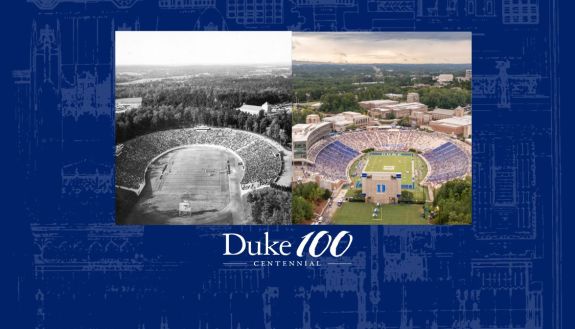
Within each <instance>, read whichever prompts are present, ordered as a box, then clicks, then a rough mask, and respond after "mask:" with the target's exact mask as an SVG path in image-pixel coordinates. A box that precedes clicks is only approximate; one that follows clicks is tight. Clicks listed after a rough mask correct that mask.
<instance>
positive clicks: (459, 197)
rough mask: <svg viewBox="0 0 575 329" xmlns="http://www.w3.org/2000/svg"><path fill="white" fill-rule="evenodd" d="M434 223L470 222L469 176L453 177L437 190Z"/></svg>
mask: <svg viewBox="0 0 575 329" xmlns="http://www.w3.org/2000/svg"><path fill="white" fill-rule="evenodd" d="M433 207H434V209H435V211H436V213H435V215H434V216H433V219H432V222H433V223H434V224H471V178H469V177H468V178H466V179H455V180H452V181H449V182H447V183H445V184H444V185H443V186H441V187H440V188H439V190H437V193H436V195H435V200H434V201H433Z"/></svg>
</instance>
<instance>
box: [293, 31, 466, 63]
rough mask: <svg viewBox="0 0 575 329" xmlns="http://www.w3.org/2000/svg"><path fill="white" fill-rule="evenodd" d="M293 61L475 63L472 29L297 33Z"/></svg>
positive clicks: (295, 33) (294, 41)
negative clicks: (466, 30) (473, 58)
mask: <svg viewBox="0 0 575 329" xmlns="http://www.w3.org/2000/svg"><path fill="white" fill-rule="evenodd" d="M292 60H293V61H303V62H320V63H332V64H471V62H472V58H471V32H294V33H293V34H292Z"/></svg>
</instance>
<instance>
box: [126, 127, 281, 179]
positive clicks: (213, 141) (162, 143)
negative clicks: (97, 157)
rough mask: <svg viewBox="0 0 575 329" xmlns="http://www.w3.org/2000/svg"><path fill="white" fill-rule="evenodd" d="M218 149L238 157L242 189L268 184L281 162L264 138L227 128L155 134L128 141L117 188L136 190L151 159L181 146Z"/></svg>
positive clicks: (181, 130)
mask: <svg viewBox="0 0 575 329" xmlns="http://www.w3.org/2000/svg"><path fill="white" fill-rule="evenodd" d="M194 144H205V145H219V146H224V147H226V148H228V149H231V150H233V151H235V152H237V153H238V155H239V156H240V157H241V158H242V160H243V162H244V165H245V168H246V171H245V174H244V177H243V179H242V182H241V183H242V185H246V184H259V185H261V184H270V183H271V182H273V181H274V180H275V179H276V178H277V177H278V176H279V175H280V174H281V168H282V163H281V162H282V161H283V160H282V158H281V156H280V155H279V154H278V153H279V152H278V150H277V149H276V148H275V147H274V146H272V145H271V144H270V143H269V142H268V140H267V139H266V138H264V137H263V136H258V135H256V134H253V133H249V132H245V131H240V130H233V129H227V128H211V129H209V130H203V131H199V130H195V129H193V128H189V129H174V130H166V131H158V132H154V133H151V134H147V135H143V136H139V137H136V138H134V139H131V140H129V141H127V142H126V143H124V144H123V147H122V152H119V154H118V155H117V156H116V185H117V186H122V187H126V188H131V189H136V190H138V189H139V188H140V186H142V184H143V183H144V179H145V171H146V168H147V166H148V164H149V163H150V161H152V159H153V158H154V157H156V156H158V155H160V154H162V153H164V152H166V151H167V150H170V149H172V148H175V147H178V146H182V145H194Z"/></svg>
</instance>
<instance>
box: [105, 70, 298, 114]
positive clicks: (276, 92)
mask: <svg viewBox="0 0 575 329" xmlns="http://www.w3.org/2000/svg"><path fill="white" fill-rule="evenodd" d="M291 92H292V88H291V82H290V79H286V78H284V77H281V76H277V77H275V76H264V77H251V78H231V77H226V76H214V77H194V78H190V79H186V80H172V79H164V80H159V81H158V80H156V81H150V82H147V83H137V84H120V85H116V98H127V97H142V105H148V106H159V105H173V106H178V105H182V106H184V107H188V106H192V107H194V106H195V107H208V108H219V109H224V108H231V107H239V106H241V105H242V104H243V103H246V104H252V105H262V104H263V103H265V102H268V103H270V104H276V103H283V102H289V101H291V99H292V94H291Z"/></svg>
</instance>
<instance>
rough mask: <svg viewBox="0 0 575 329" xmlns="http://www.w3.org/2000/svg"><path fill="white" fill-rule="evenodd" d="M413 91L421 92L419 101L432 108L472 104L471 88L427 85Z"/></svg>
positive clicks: (451, 107) (450, 107)
mask: <svg viewBox="0 0 575 329" xmlns="http://www.w3.org/2000/svg"><path fill="white" fill-rule="evenodd" d="M413 91H414V92H417V93H419V101H420V102H421V103H423V104H425V105H427V107H428V108H429V109H430V110H431V109H434V108H436V107H439V108H444V109H453V108H456V107H458V106H466V105H467V104H471V90H467V89H462V88H438V87H425V88H419V89H415V90H413Z"/></svg>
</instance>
